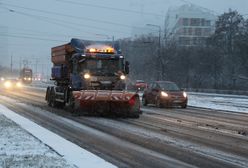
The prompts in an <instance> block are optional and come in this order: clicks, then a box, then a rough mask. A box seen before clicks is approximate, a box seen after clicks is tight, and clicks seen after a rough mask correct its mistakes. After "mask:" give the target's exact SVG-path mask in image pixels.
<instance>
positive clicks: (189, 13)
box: [165, 4, 217, 46]
mask: <svg viewBox="0 0 248 168" xmlns="http://www.w3.org/2000/svg"><path fill="white" fill-rule="evenodd" d="M216 18H217V17H216V16H215V14H214V13H213V12H212V11H210V10H208V9H205V8H202V7H198V6H195V5H192V4H186V5H183V6H180V7H177V8H174V9H172V8H171V9H169V10H168V12H167V15H166V19H165V34H166V37H165V38H167V39H173V40H175V41H176V43H177V44H178V45H180V46H197V45H202V44H205V42H206V38H207V37H209V36H210V35H211V34H212V33H213V32H214V27H215V21H216Z"/></svg>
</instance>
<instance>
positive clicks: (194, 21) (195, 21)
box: [190, 18, 201, 26]
mask: <svg viewBox="0 0 248 168" xmlns="http://www.w3.org/2000/svg"><path fill="white" fill-rule="evenodd" d="M200 23H201V19H199V18H191V19H190V26H200Z"/></svg>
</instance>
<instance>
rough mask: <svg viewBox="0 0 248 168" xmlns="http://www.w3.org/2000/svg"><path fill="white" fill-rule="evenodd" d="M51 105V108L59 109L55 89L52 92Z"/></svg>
mask: <svg viewBox="0 0 248 168" xmlns="http://www.w3.org/2000/svg"><path fill="white" fill-rule="evenodd" d="M50 105H51V107H58V102H57V101H56V100H55V93H54V90H53V89H51V91H50Z"/></svg>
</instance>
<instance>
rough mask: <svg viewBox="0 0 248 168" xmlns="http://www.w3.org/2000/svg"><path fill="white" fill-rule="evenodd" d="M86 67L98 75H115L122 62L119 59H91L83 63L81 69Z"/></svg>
mask: <svg viewBox="0 0 248 168" xmlns="http://www.w3.org/2000/svg"><path fill="white" fill-rule="evenodd" d="M85 69H86V70H89V71H90V72H91V73H92V74H96V75H98V74H99V75H101V74H105V75H114V73H115V72H117V71H118V70H120V69H121V62H120V61H119V60H118V59H111V60H110V59H101V60H100V59H89V60H86V61H84V62H83V63H82V64H81V70H85Z"/></svg>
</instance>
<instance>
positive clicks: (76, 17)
mask: <svg viewBox="0 0 248 168" xmlns="http://www.w3.org/2000/svg"><path fill="white" fill-rule="evenodd" d="M1 4H2V5H5V6H12V7H16V8H22V9H25V10H30V11H36V12H41V13H45V14H53V15H57V16H64V17H68V18H73V19H79V20H82V19H83V20H87V21H91V22H97V23H104V24H110V25H115V26H120V27H126V28H142V27H138V26H130V25H126V24H122V23H116V22H111V21H102V20H98V19H92V18H87V17H82V16H73V15H67V14H64V13H58V12H51V11H46V10H40V9H34V8H28V7H23V6H18V5H13V4H8V3H2V2H0V5H1Z"/></svg>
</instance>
